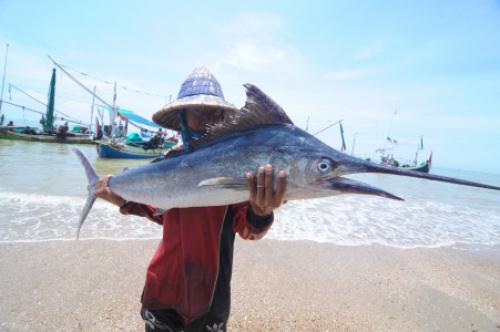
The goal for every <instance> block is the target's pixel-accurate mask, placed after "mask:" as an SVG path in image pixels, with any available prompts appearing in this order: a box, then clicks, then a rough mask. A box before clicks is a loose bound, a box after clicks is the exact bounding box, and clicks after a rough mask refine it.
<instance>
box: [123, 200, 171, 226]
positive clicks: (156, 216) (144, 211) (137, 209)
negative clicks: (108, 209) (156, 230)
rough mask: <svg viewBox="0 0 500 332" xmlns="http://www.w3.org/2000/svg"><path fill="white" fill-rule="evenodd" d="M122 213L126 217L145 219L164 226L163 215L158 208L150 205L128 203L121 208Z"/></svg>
mask: <svg viewBox="0 0 500 332" xmlns="http://www.w3.org/2000/svg"><path fill="white" fill-rule="evenodd" d="M120 212H121V213H122V214H125V215H130V214H131V215H134V216H139V217H145V218H148V219H149V220H151V221H154V222H156V223H158V224H160V225H163V218H162V213H158V212H160V211H159V210H158V209H157V208H154V207H152V206H149V205H145V204H140V203H135V202H126V203H125V204H123V205H122V206H121V207H120Z"/></svg>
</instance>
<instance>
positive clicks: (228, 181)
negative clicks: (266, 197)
mask: <svg viewBox="0 0 500 332" xmlns="http://www.w3.org/2000/svg"><path fill="white" fill-rule="evenodd" d="M198 187H220V188H227V189H241V190H245V189H247V187H248V185H247V180H246V179H245V178H230V177H219V178H211V179H207V180H203V181H201V182H200V183H198Z"/></svg>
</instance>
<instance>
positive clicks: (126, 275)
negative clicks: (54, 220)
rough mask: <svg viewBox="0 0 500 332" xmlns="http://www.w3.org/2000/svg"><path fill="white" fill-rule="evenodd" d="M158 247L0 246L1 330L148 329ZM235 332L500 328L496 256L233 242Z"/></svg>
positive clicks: (152, 243)
mask: <svg viewBox="0 0 500 332" xmlns="http://www.w3.org/2000/svg"><path fill="white" fill-rule="evenodd" d="M157 243H158V241H157V240H127V241H109V240H86V241H78V242H76V241H49V242H33V243H1V244H0V264H1V272H0V294H1V297H0V330H1V331H26V330H29V331H32V330H33V331H63V330H64V331H141V330H143V328H144V325H143V322H142V321H141V319H140V316H139V309H140V303H139V297H140V294H141V291H142V287H143V283H144V277H145V270H146V267H147V264H148V262H149V260H150V258H151V256H152V254H153V252H154V250H155V248H156V245H157ZM234 261H235V266H234V272H233V273H234V274H233V283H232V293H233V296H232V312H231V319H230V322H229V330H230V331H388V330H394V331H396V330H397V331H415V330H421V331H429V330H444V331H500V247H494V248H490V249H486V250H483V251H479V252H469V251H460V250H454V249H449V248H440V249H407V250H402V249H395V248H388V247H381V246H362V247H341V246H336V245H333V244H320V243H315V242H308V241H273V240H262V241H257V242H249V241H242V240H238V241H237V244H236V247H235V258H234Z"/></svg>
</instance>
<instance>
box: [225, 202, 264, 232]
mask: <svg viewBox="0 0 500 332" xmlns="http://www.w3.org/2000/svg"><path fill="white" fill-rule="evenodd" d="M231 208H232V209H233V213H234V218H233V225H234V231H235V232H236V233H238V234H239V235H240V237H241V238H243V239H246V240H259V239H261V238H263V237H264V235H266V233H267V231H268V230H269V228H271V225H272V224H273V221H274V214H270V215H269V216H264V217H261V216H258V215H256V214H255V213H253V211H252V210H251V208H250V206H249V204H248V203H244V204H237V205H233V206H232V207H231Z"/></svg>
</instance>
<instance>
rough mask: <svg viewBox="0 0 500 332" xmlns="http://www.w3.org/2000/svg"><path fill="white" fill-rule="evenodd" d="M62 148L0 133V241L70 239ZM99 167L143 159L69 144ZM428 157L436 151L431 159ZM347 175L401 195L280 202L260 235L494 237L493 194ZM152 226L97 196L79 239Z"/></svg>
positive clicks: (73, 166)
mask: <svg viewBox="0 0 500 332" xmlns="http://www.w3.org/2000/svg"><path fill="white" fill-rule="evenodd" d="M71 148H72V146H71V145H65V144H47V143H29V142H21V141H9V140H0V241H2V242H18V241H46V240H72V239H74V238H75V232H76V225H77V223H78V216H79V214H80V212H81V209H82V207H83V205H84V203H85V199H86V184H87V180H86V178H85V174H84V171H83V168H82V166H81V165H80V163H79V161H78V159H77V158H76V156H75V154H74V153H73V152H72V151H71ZM78 148H80V149H81V150H82V152H83V153H84V154H85V155H86V156H87V157H88V158H89V160H90V161H91V163H92V164H93V166H94V167H95V168H96V170H97V172H98V173H99V174H116V173H118V172H121V171H122V170H123V168H125V167H129V168H130V167H134V166H137V165H140V164H144V163H147V162H149V161H143V160H142V161H135V160H112V159H108V160H105V159H98V158H97V152H96V147H95V146H92V145H88V146H87V145H79V146H78ZM436 157H437V156H436ZM432 172H433V173H436V174H441V175H447V176H453V177H458V178H463V179H468V180H473V181H479V182H484V183H489V184H493V185H497V186H500V175H494V174H483V173H477V172H466V171H459V170H448V169H433V170H432ZM351 178H353V179H356V180H360V181H363V182H366V183H369V184H371V185H373V186H376V187H379V188H383V189H385V190H387V191H389V192H391V193H393V194H395V195H398V196H400V197H403V198H404V199H405V201H402V202H400V201H393V200H389V199H384V198H379V197H369V196H361V195H342V196H336V197H329V198H324V199H316V200H305V201H293V202H288V203H287V204H285V205H284V206H283V207H281V208H280V209H278V210H277V211H276V217H275V222H274V225H273V227H272V229H271V230H270V232H269V233H268V235H267V238H271V239H278V240H311V241H318V242H330V243H335V244H339V245H367V244H374V243H376V244H382V245H387V246H394V247H400V248H412V247H439V246H459V247H477V246H492V245H498V244H500V192H496V191H492V190H486V189H477V188H470V187H464V186H457V185H452V184H444V183H438V182H432V181H425V180H420V179H411V178H405V177H396V176H390V175H374V174H363V175H355V176H351ZM161 235H162V231H161V227H160V226H159V225H157V224H155V223H152V222H151V221H149V220H147V219H145V218H139V217H133V216H123V215H121V214H120V213H119V212H118V208H117V207H115V206H113V205H111V204H108V203H106V202H104V201H102V200H98V201H97V202H96V204H95V205H94V208H93V209H92V211H91V213H90V215H89V217H88V218H87V221H86V222H85V225H84V226H83V229H82V232H81V238H82V239H103V238H105V239H116V240H120V239H137V238H139V239H146V238H160V237H161Z"/></svg>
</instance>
